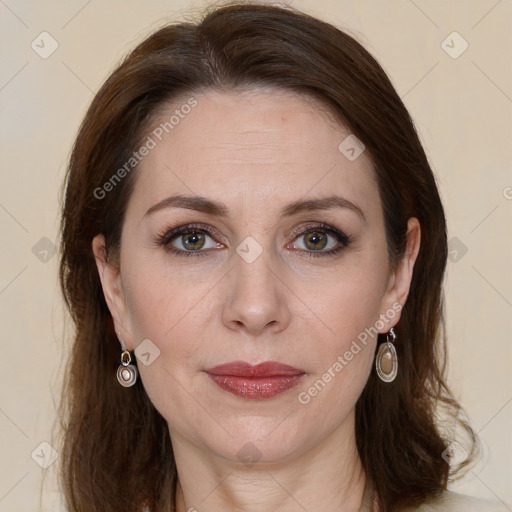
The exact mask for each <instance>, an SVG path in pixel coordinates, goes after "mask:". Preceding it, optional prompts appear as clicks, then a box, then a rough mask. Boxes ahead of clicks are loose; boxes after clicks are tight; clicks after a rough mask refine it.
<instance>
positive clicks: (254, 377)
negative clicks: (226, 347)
mask: <svg viewBox="0 0 512 512" xmlns="http://www.w3.org/2000/svg"><path fill="white" fill-rule="evenodd" d="M206 373H207V374H208V376H209V377H210V378H211V379H212V380H213V382H215V384H217V385H218V386H219V387H220V388H221V389H223V390H224V391H228V392H229V393H232V394H234V395H236V396H239V397H242V398H248V399H251V400H264V399H267V398H272V397H274V396H276V395H278V394H280V393H283V392H284V391H287V390H288V389H291V388H292V387H294V386H296V385H297V384H298V383H299V380H300V379H301V378H302V377H303V376H304V375H306V372H304V370H299V369H297V368H293V367H292V366H288V365H286V364H281V363H278V362H276V361H266V362H264V363H260V364H257V365H251V364H249V363H246V362H244V361H233V362H231V363H226V364H221V365H218V366H214V367H213V368H210V369H208V370H206Z"/></svg>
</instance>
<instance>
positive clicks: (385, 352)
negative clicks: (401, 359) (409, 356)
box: [375, 327, 398, 382]
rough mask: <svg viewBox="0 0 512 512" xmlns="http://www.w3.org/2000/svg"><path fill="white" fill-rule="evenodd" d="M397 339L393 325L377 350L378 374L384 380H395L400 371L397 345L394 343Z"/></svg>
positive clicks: (376, 365) (376, 366) (376, 367)
mask: <svg viewBox="0 0 512 512" xmlns="http://www.w3.org/2000/svg"><path fill="white" fill-rule="evenodd" d="M395 340H396V334H395V331H394V330H393V327H391V329H389V333H388V336H387V340H386V341H385V342H384V343H382V344H381V345H380V347H379V350H378V351H377V357H376V358H375V369H376V370H377V375H378V376H379V377H380V379H381V380H383V381H384V382H392V381H394V380H395V377H396V374H397V371H398V358H397V356H396V350H395V346H394V345H393V342H394V341H395Z"/></svg>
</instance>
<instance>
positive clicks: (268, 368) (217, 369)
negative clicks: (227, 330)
mask: <svg viewBox="0 0 512 512" xmlns="http://www.w3.org/2000/svg"><path fill="white" fill-rule="evenodd" d="M206 372H207V373H209V374H211V375H233V376H237V377H275V376H279V375H300V374H301V373H305V372H304V370H299V369H297V368H294V367H293V366H288V365H287V364H282V363H278V362H276V361H265V362H264V363H260V364H257V365H251V364H249V363H245V362H244V361H233V362H231V363H225V364H220V365H218V366H214V367H213V368H210V369H209V370H206Z"/></svg>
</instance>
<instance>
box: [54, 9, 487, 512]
mask: <svg viewBox="0 0 512 512" xmlns="http://www.w3.org/2000/svg"><path fill="white" fill-rule="evenodd" d="M189 256H190V257H189ZM446 258H447V248H446V226H445V218H444V214H443V208H442V205H441V202H440V199H439V195H438V192H437V189H436V184H435V180H434V177H433V174H432V171H431V169H430V167H429V164H428V162H427V158H426V156H425V153H424V151H423V148H422V146H421V144H420V142H419V140H418V136H417V134H416V131H415V129H414V125H413V123H412V120H411V118H410V116H409V114H408V112H407V111H406V109H405V107H404V105H403V103H402V102H401V100H400V98H399V97H398V95H397V93H396V91H395V90H394V88H393V86H392V85H391V83H390V81H389V79H388V78H387V76H386V74H385V73H384V71H383V70H382V68H381V67H380V66H379V64H378V63H377V62H376V61H375V59H374V58H373V57H372V56H371V55H370V54H369V53H368V52H367V51H366V50H365V49H364V48H363V47H362V46H361V45H360V44H359V43H357V42H356V41H355V40H354V39H353V38H352V37H350V36H349V35H347V34H346V33H344V32H342V31H340V30H339V29H337V28H335V27H333V26H331V25H329V24H327V23H325V22H322V21H320V20H318V19H315V18H312V17H310V16H307V15H305V14H302V13H300V12H298V11H295V10H292V9H289V8H279V7H271V6H264V5H258V4H252V5H247V4H245V3H244V4H231V5H229V6H225V7H220V8H216V9H214V10H212V11H211V12H210V13H208V14H207V15H206V16H205V17H204V19H203V20H201V21H200V22H199V23H198V24H197V25H194V24H191V23H182V24H176V25H169V26H167V27H164V28H162V29H161V30H159V31H157V32H156V33H154V34H153V35H151V36H150V37H149V38H147V39H146V40H145V41H144V42H142V43H141V44H140V45H139V46H138V47H137V48H136V49H135V50H134V51H133V52H132V53H131V54H130V55H129V56H128V57H127V58H126V59H125V60H124V62H123V63H122V64H121V65H120V66H119V67H118V69H117V70H116V71H115V72H114V73H113V74H112V75H111V76H110V78H109V79H108V80H107V81H106V83H105V84H104V85H103V87H102V88H101V90H100V91H99V93H98V94H97V95H96V97H95V99H94V101H93V103H92V105H91V107H90V109H89V111H88V112H87V115H86V117H85V119H84V121H83V124H82V126H81V128H80V132H79V134H78V137H77V139H76V143H75V146H74V148H73V153H72V156H71V159H70V166H69V171H68V175H67V180H66V190H65V203H64V206H63V217H62V259H61V267H60V277H61V284H62V288H63V292H64V295H65V297H66V300H67V304H68V306H69V309H70V312H71V315H72V317H73V319H74V321H75V323H76V327H77V329H76V339H75V343H74V346H73V353H72V358H71V361H70V365H69V370H68V376H67V381H66V387H65V392H64V400H63V404H62V407H63V413H64V416H65V422H64V426H65V431H64V432H65V438H64V446H63V472H62V475H63V484H64V493H65V496H66V500H67V506H68V509H69V510H70V511H90V510H102V511H114V510H115V511H119V510H123V511H141V510H151V511H152V512H153V511H154V512H157V511H158V512H160V511H166V512H167V511H177V512H185V511H189V512H192V511H199V512H201V511H203V510H204V511H206V510H207V511H210V512H214V511H229V510H233V511H235V510H237V511H238V510H240V511H251V512H254V511H287V512H288V511H290V512H291V511H298V510H308V511H313V510H342V511H346V512H356V511H365V512H366V511H370V510H372V511H377V510H379V511H381V512H391V511H405V510H409V511H410V510H419V511H426V510H443V511H446V510H464V511H467V510H473V509H474V510H482V511H483V510H486V511H488V510H493V509H494V508H493V507H495V505H494V504H492V503H484V502H483V501H482V500H477V499H476V498H470V497H465V496H461V495H457V494H455V493H451V492H448V491H447V490H446V487H447V483H448V477H449V475H450V464H449V461H450V457H449V454H450V450H451V449H452V447H453V445H452V444H451V439H449V438H448V437H446V436H444V435H443V434H442V425H440V424H439V422H438V418H439V413H440V412H444V413H447V414H450V415H454V414H455V412H457V411H459V410H460V408H459V405H458V404H457V402H456V401H455V400H454V398H453V397H452V395H451V394H450V392H449V390H448V388H447V387H446V385H445V382H444V380H443V379H444V370H443V358H442V357H441V356H442V351H443V348H444V345H443V336H442V335H443V303H442V291H441V284H442V280H443V275H444V271H445V264H446ZM456 421H457V422H458V424H459V425H460V426H461V427H463V429H464V430H465V432H466V433H467V434H468V438H469V446H468V447H467V449H468V450H469V456H468V458H467V460H465V461H463V462H462V463H461V464H460V465H459V467H455V468H453V469H454V470H456V469H460V468H462V467H464V466H465V465H466V464H468V462H469V461H470V459H471V457H472V456H473V452H474V451H475V443H476V437H475V434H474V432H473V431H472V429H471V428H470V427H469V426H468V425H467V423H465V422H464V420H462V419H460V418H459V417H457V418H456ZM472 507H473V508H472ZM496 510H497V508H496Z"/></svg>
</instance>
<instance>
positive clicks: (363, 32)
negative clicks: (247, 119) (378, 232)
mask: <svg viewBox="0 0 512 512" xmlns="http://www.w3.org/2000/svg"><path fill="white" fill-rule="evenodd" d="M207 3H209V2H190V1H176V0H168V1H156V0H148V1H111V0H108V1H107V0H103V1H99V0H93V1H90V2H87V1H86V0H84V1H79V2H78V1H63V0H61V1H45V2H36V1H23V0H19V1H14V0H6V1H5V2H4V1H2V2H0V48H1V52H2V66H1V68H0V109H1V120H0V135H1V136H0V141H1V142H0V143H1V146H0V147H1V152H0V155H1V157H0V158H1V167H0V169H1V171H0V172H1V188H0V223H1V230H2V249H1V264H0V336H1V338H0V339H1V349H2V353H1V357H0V365H1V366H0V383H1V385H0V432H1V434H0V450H1V451H0V453H1V461H0V512H4V511H5V512H7V511H12V510H16V511H23V510H26V511H29V510H30V511H34V510H37V509H38V506H39V501H40V496H39V495H40V487H41V480H42V477H43V475H44V476H45V480H46V484H45V489H44V492H43V499H42V503H43V510H52V511H55V510H60V507H59V494H58V491H57V488H56V487H55V482H54V480H55V474H56V472H57V470H58V467H59V459H58V458H57V460H56V462H55V463H54V464H52V465H51V466H50V467H49V468H48V469H45V470H44V469H41V468H40V466H39V465H37V464H36V462H35V460H37V457H38V455H39V458H40V459H42V455H41V453H42V452H41V450H43V452H44V453H45V454H46V456H48V455H49V454H50V452H49V447H48V446H46V445H42V446H40V443H42V442H48V443H50V444H51V443H52V439H53V438H52V433H51V429H52V425H53V422H54V420H55V404H56V402H57V401H58V399H59V391H60V387H59V386H60V375H61V372H62V368H63V365H64V364H65V359H64V356H65V347H66V344H65V342H64V340H63V332H64V331H63V326H64V323H65V322H66V320H65V318H66V315H65V311H64V308H63V302H62V298H61V295H60V289H59V288H58V282H57V264H58V255H56V254H55V255H54V254H53V252H52V251H53V250H54V249H53V247H54V244H56V243H57V241H58V238H57V233H58V219H59V203H58V193H59V190H60V186H61V183H62V180H63V176H64V171H65V167H66V163H67V158H68V155H69V151H70V149H71V145H72V142H73V139H74V137H75V135H76V132H77V128H78V125H79V123H80V121H81V118H82V117H83V115H84V113H85V110H86V108H87V107H88V105H89V103H90V102H91V100H92V98H93V95H94V93H95V92H96V91H97V90H98V89H99V87H100V86H101V84H102V83H103V81H104V80H105V79H106V77H107V76H108V75H109V73H110V72H111V71H112V70H113V69H114V66H115V65H116V64H117V63H118V61H119V59H120V58H121V57H122V56H123V55H125V54H126V53H127V52H128V50H129V49H131V48H132V47H133V46H134V45H135V44H136V43H137V42H139V41H140V40H141V39H142V38H143V37H144V36H146V35H148V34H149V33H150V32H151V31H153V30H154V29H156V28H157V27H159V26H161V25H162V24H163V23H164V22H165V21H172V20H177V19H178V17H180V16H183V14H186V13H187V12H188V11H190V10H191V9H193V8H194V7H198V6H202V5H206V4H207ZM291 4H292V5H294V6H296V7H298V8H301V9H304V10H305V11H307V12H309V13H311V14H313V15H317V16H319V17H321V18H324V19H325V20H327V21H330V22H332V23H334V24H336V25H338V26H340V27H341V28H347V29H348V30H349V31H350V32H351V33H352V34H353V35H354V36H355V37H356V38H357V39H358V40H359V41H360V42H361V43H362V44H363V45H364V46H365V47H366V48H367V49H368V50H369V51H370V52H371V53H372V54H373V55H374V56H375V57H376V58H377V60H378V61H379V62H380V63H381V64H382V66H383V67H384V69H385V70H386V72H387V73H388V74H389V76H390V78H391V80H392V82H393V84H394V85H395V87H396V89H397V91H398V93H399V94H400V96H401V97H402V98H403V101H404V103H405V105H406V106H407V108H408V109H409V112H410V113H411V116H412V117H413V119H414V121H415V124H416V126H417V129H418V131H419V133H420V137H421V140H422V142H423V143H424V146H425V149H426V151H427V155H428V157H429V160H430V162H431V164H432V167H433V169H434V171H435V173H436V175H437V179H438V184H439V189H440V193H441V197H442V200H443V202H444V205H445V209H446V215H447V219H448V228H449V239H450V247H451V253H450V261H449V262H448V271H447V278H446V310H447V327H448V346H449V357H450V374H449V382H450V384H451V386H452V388H453V390H454V392H455V394H456V396H457V397H458V398H459V399H460V400H461V402H462V405H463V407H464V408H465V409H466V411H467V412H468V414H469V417H470V418H471V420H472V423H473V426H474V428H475V429H476V430H477V431H478V432H479V434H480V437H481V440H482V444H483V447H484V456H483V458H482V460H481V462H480V463H479V464H478V465H477V466H476V467H475V468H474V469H473V470H472V471H471V472H469V473H468V474H467V476H466V477H464V479H463V480H461V481H459V482H458V483H456V484H453V485H451V488H452V489H453V490H456V491H459V492H465V493H468V494H473V495H477V496H482V497H490V498H498V499H500V500H501V501H502V502H503V510H504V511H506V510H512V440H511V437H512V436H511V432H512V428H511V427H512V377H511V375H512V372H511V371H510V366H511V362H512V353H511V352H512V351H511V333H512V271H511V266H512V258H511V256H512V236H511V235H512V164H511V147H512V144H511V143H512V137H511V126H512V120H511V117H512V72H511V63H512V55H511V53H512V52H511V48H512V31H511V30H510V28H511V26H512V2H511V1H510V0H503V1H494V0H492V1H477V0H475V1H468V0H460V1H451V0H450V1H445V0H443V1H441V0H439V1H434V0H430V1H427V0H423V1H420V0H415V1H412V0H410V1H409V0H392V1H389V0H386V1H379V0H374V1H368V0H358V1H355V0H338V1H335V0H302V1H298V0H297V1H295V2H291ZM44 31H46V32H48V33H49V34H51V36H52V37H53V38H54V39H55V40H56V41H57V43H58V48H57V50H56V51H55V52H54V53H53V54H52V55H50V56H49V57H48V58H46V59H43V58H41V56H40V55H39V54H38V53H36V51H34V50H33V49H32V47H31V43H32V41H34V40H35V41H36V43H37V42H38V41H40V37H39V38H38V36H39V34H41V32H44ZM454 31H456V32H458V33H459V34H460V36H461V37H462V38H463V39H464V40H465V41H467V43H468V45H469V46H468V48H467V49H466V50H465V51H464V52H463V53H462V54H461V55H460V56H458V57H457V58H453V55H455V52H457V51H458V50H460V49H462V48H463V46H462V45H463V44H464V43H463V40H462V39H459V38H458V37H459V36H453V35H452V36H450V37H449V38H448V39H447V43H445V45H446V44H448V45H449V46H450V47H452V48H451V49H449V52H451V53H452V56H450V55H449V54H448V53H447V52H446V51H445V49H443V46H442V42H443V40H445V39H446V38H447V37H448V36H449V35H450V34H451V33H452V32H454ZM44 37H46V36H44ZM452 41H453V42H452ZM49 44H50V42H49V39H46V43H45V48H46V50H48V49H49V48H50V46H49ZM39 46H40V47H41V46H42V45H41V43H39ZM445 47H446V46H445ZM40 51H42V48H40ZM84 364H93V362H92V361H84ZM34 450H35V452H34ZM31 454H34V455H33V457H32V456H31Z"/></svg>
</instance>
